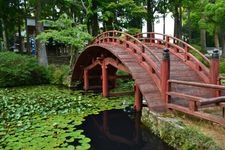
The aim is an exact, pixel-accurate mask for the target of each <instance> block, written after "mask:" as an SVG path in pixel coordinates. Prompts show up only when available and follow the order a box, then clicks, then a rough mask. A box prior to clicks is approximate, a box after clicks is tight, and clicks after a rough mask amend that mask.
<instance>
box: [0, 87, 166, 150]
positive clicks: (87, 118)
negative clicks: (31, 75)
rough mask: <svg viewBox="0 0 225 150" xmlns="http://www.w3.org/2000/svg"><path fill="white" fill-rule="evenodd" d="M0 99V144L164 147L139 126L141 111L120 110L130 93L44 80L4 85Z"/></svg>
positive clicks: (11, 146) (130, 99) (12, 148)
mask: <svg viewBox="0 0 225 150" xmlns="http://www.w3.org/2000/svg"><path fill="white" fill-rule="evenodd" d="M0 99H1V101H0V149H10V150H17V149H18V150H21V149H24V150H26V149H32V150H33V149H47V150H48V149H56V148H57V149H77V150H78V149H82V150H84V149H90V148H91V149H94V150H95V149H96V150H100V149H102V148H103V149H145V148H147V149H149V148H151V149H168V146H166V145H165V144H163V143H162V142H160V140H159V139H157V138H156V137H155V136H153V135H151V134H148V132H146V131H145V130H144V129H143V128H141V125H140V114H139V115H138V114H132V113H128V112H127V111H126V112H124V111H121V110H123V109H124V108H127V107H129V106H132V105H133V97H127V96H126V97H119V98H110V99H106V98H102V97H101V96H100V95H92V94H88V95H83V94H81V92H79V91H70V90H68V89H65V88H58V87H56V86H48V85H47V86H33V87H17V88H3V89H0ZM105 110H112V111H105ZM103 111H104V112H103ZM100 112H102V113H100ZM93 114H97V115H96V116H94V115H93ZM97 131H98V132H97ZM91 132H92V133H91ZM147 139H148V140H147ZM149 139H150V140H149ZM153 139H154V140H153ZM155 139H156V140H155ZM149 141H150V142H149ZM40 143H41V144H40Z"/></svg>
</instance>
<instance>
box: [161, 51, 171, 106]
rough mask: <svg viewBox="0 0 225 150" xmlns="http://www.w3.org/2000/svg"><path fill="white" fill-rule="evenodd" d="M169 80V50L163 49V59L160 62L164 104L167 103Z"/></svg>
mask: <svg viewBox="0 0 225 150" xmlns="http://www.w3.org/2000/svg"><path fill="white" fill-rule="evenodd" d="M169 78H170V54H169V49H163V59H162V61H161V90H162V97H163V99H164V101H165V102H167V101H168V96H167V94H166V93H167V91H168V80H169Z"/></svg>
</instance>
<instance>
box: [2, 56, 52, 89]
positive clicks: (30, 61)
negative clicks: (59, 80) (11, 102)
mask: <svg viewBox="0 0 225 150" xmlns="http://www.w3.org/2000/svg"><path fill="white" fill-rule="evenodd" d="M49 77H50V74H49V72H48V70H47V69H46V68H44V67H43V66H41V65H39V64H38V62H37V60H36V59H35V58H33V57H29V56H25V55H20V54H15V53H12V52H0V87H9V86H20V85H34V84H45V83H49Z"/></svg>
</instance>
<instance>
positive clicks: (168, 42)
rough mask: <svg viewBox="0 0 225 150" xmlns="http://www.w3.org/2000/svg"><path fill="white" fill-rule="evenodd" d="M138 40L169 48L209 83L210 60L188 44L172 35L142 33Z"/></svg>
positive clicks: (138, 35)
mask: <svg viewBox="0 0 225 150" xmlns="http://www.w3.org/2000/svg"><path fill="white" fill-rule="evenodd" d="M135 37H136V38H137V39H139V40H140V41H142V42H143V43H145V44H147V45H152V46H157V47H160V48H165V47H166V48H169V49H170V52H171V53H173V54H174V55H176V56H177V57H179V58H180V59H181V60H183V61H184V62H185V63H186V64H188V65H189V66H190V67H191V68H192V69H194V70H195V71H196V72H197V73H198V74H199V75H200V76H201V77H202V79H203V80H204V81H205V82H206V83H209V80H210V79H209V69H208V67H209V66H210V60H209V59H208V58H207V57H206V56H205V55H203V54H202V53H201V52H199V51H198V50H197V49H195V48H194V47H192V46H191V45H189V44H188V43H186V42H184V41H182V40H180V39H178V38H176V37H172V36H170V35H165V34H161V33H154V32H148V33H140V34H137V35H135Z"/></svg>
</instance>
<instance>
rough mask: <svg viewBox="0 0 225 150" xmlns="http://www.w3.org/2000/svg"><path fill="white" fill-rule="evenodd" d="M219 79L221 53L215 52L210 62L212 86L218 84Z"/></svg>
mask: <svg viewBox="0 0 225 150" xmlns="http://www.w3.org/2000/svg"><path fill="white" fill-rule="evenodd" d="M218 77H219V51H218V50H217V49H215V50H213V54H212V59H211V62H210V82H211V83H212V84H217V83H218Z"/></svg>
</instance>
